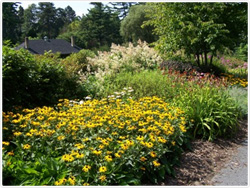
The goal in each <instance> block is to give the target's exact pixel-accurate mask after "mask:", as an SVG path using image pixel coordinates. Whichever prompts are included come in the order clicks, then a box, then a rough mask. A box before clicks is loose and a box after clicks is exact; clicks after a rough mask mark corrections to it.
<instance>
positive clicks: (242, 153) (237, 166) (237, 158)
mask: <svg viewBox="0 0 250 188" xmlns="http://www.w3.org/2000/svg"><path fill="white" fill-rule="evenodd" d="M211 182H212V184H213V185H216V186H227V185H228V186H230V185H231V186H247V185H248V140H245V141H244V142H243V143H242V144H241V146H240V147H239V148H238V149H237V152H236V153H235V155H233V156H232V158H231V159H230V161H229V162H228V163H227V164H226V165H225V166H224V168H222V169H221V171H220V172H219V173H218V174H216V175H215V176H214V177H213V178H212V181H211Z"/></svg>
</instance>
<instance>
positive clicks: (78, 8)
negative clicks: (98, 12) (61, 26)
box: [18, 0, 94, 17]
mask: <svg viewBox="0 0 250 188" xmlns="http://www.w3.org/2000/svg"><path fill="white" fill-rule="evenodd" d="M18 2H21V6H22V7H23V8H24V9H26V8H28V6H29V5H30V4H32V3H35V4H37V5H38V3H39V1H18ZM90 2H91V1H72V0H69V1H50V3H54V5H55V7H56V8H63V9H64V8H65V7H67V6H68V5H69V6H71V8H72V9H73V10H74V11H75V12H76V15H77V16H81V17H82V15H83V14H87V13H88V9H91V8H93V7H94V6H93V5H90Z"/></svg>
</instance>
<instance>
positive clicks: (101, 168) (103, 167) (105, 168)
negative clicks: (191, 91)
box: [99, 166, 107, 173]
mask: <svg viewBox="0 0 250 188" xmlns="http://www.w3.org/2000/svg"><path fill="white" fill-rule="evenodd" d="M106 171H107V167H106V166H101V167H100V168H99V172H101V173H102V172H106Z"/></svg>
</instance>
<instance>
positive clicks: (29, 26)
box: [22, 4, 38, 38]
mask: <svg viewBox="0 0 250 188" xmlns="http://www.w3.org/2000/svg"><path fill="white" fill-rule="evenodd" d="M37 22H38V18H37V7H36V4H31V5H29V6H28V8H27V9H25V10H24V16H23V24H22V36H23V38H24V37H25V36H27V37H28V36H29V37H32V38H35V37H37V33H38V23H37Z"/></svg>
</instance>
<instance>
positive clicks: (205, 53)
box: [204, 50, 207, 66]
mask: <svg viewBox="0 0 250 188" xmlns="http://www.w3.org/2000/svg"><path fill="white" fill-rule="evenodd" d="M204 56H205V65H206V66H207V51H206V50H205V52H204Z"/></svg>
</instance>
